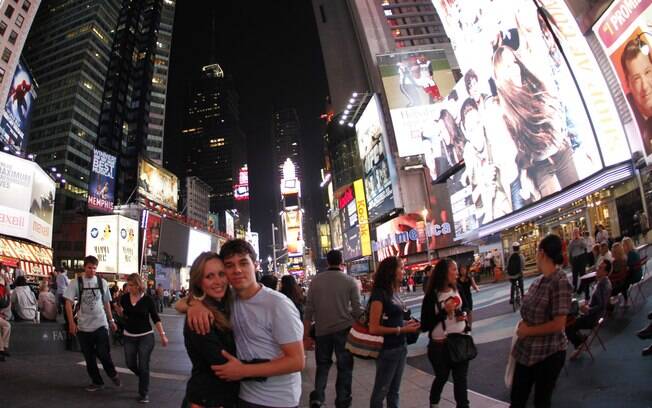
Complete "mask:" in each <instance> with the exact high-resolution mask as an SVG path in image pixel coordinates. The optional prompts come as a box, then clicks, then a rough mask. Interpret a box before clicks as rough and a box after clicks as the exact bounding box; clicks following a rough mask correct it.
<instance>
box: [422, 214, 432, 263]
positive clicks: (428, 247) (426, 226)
mask: <svg viewBox="0 0 652 408" xmlns="http://www.w3.org/2000/svg"><path fill="white" fill-rule="evenodd" d="M421 216H422V217H423V227H424V231H423V232H424V234H425V235H426V250H427V251H428V264H430V239H428V221H427V218H428V209H427V208H424V209H423V210H422V211H421Z"/></svg>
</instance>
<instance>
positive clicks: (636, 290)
mask: <svg viewBox="0 0 652 408" xmlns="http://www.w3.org/2000/svg"><path fill="white" fill-rule="evenodd" d="M643 283H645V282H644V279H643V278H641V280H640V281H638V282H636V283H635V284H633V285H632V286H630V287H629V290H628V291H629V298H630V299H631V300H632V305H634V304H635V303H636V300H637V299H641V304H643V305H645V299H646V298H647V295H646V294H645V292H644V291H643ZM632 294H633V295H634V296H632Z"/></svg>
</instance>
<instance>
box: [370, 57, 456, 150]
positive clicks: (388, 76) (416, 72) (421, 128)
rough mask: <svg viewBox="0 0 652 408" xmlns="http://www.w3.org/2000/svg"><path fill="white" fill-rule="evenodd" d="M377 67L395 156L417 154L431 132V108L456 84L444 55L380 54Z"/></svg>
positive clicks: (432, 116)
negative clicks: (425, 137) (395, 150)
mask: <svg viewBox="0 0 652 408" xmlns="http://www.w3.org/2000/svg"><path fill="white" fill-rule="evenodd" d="M378 68H379V70H380V75H381V77H382V81H383V88H384V89H385V95H386V97H387V103H388V104H389V110H390V115H391V118H392V124H393V126H394V134H395V136H396V145H397V147H398V154H399V156H401V157H404V156H415V155H420V154H422V153H423V150H422V148H421V144H422V138H423V137H424V135H428V134H430V133H432V132H433V131H434V122H433V120H432V119H433V118H434V115H433V114H432V106H433V105H434V104H435V103H437V102H439V101H441V100H442V97H445V96H446V95H448V93H449V92H450V91H451V89H453V86H454V85H455V78H454V77H453V72H452V71H451V68H450V65H449V63H448V60H447V59H446V55H445V54H444V52H443V51H442V50H436V51H435V50H430V51H427V50H426V51H412V52H405V53H397V54H386V55H379V56H378Z"/></svg>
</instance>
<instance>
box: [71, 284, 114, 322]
mask: <svg viewBox="0 0 652 408" xmlns="http://www.w3.org/2000/svg"><path fill="white" fill-rule="evenodd" d="M82 281H83V283H84V290H83V293H82V299H81V308H80V309H79V319H78V322H77V324H78V326H79V330H80V331H83V332H94V331H95V330H97V329H99V328H100V327H108V325H109V324H108V322H107V320H106V312H105V310H104V303H109V302H110V301H111V294H110V293H109V284H108V283H106V280H104V279H102V288H104V298H102V296H100V289H99V287H98V286H97V277H96V276H93V277H92V278H87V277H85V276H84V277H82ZM63 297H64V298H66V299H68V300H70V301H74V300H75V298H79V285H78V284H77V279H75V280H73V281H71V282H70V284H69V285H68V288H66V291H65V293H64V294H63Z"/></svg>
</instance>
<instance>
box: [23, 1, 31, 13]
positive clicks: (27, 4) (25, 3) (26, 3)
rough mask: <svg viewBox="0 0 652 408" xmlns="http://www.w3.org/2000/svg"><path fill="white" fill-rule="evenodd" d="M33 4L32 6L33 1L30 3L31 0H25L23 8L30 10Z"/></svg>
mask: <svg viewBox="0 0 652 408" xmlns="http://www.w3.org/2000/svg"><path fill="white" fill-rule="evenodd" d="M31 6H32V3H30V2H29V1H27V0H25V1H23V10H25V11H29V8H30V7H31Z"/></svg>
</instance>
